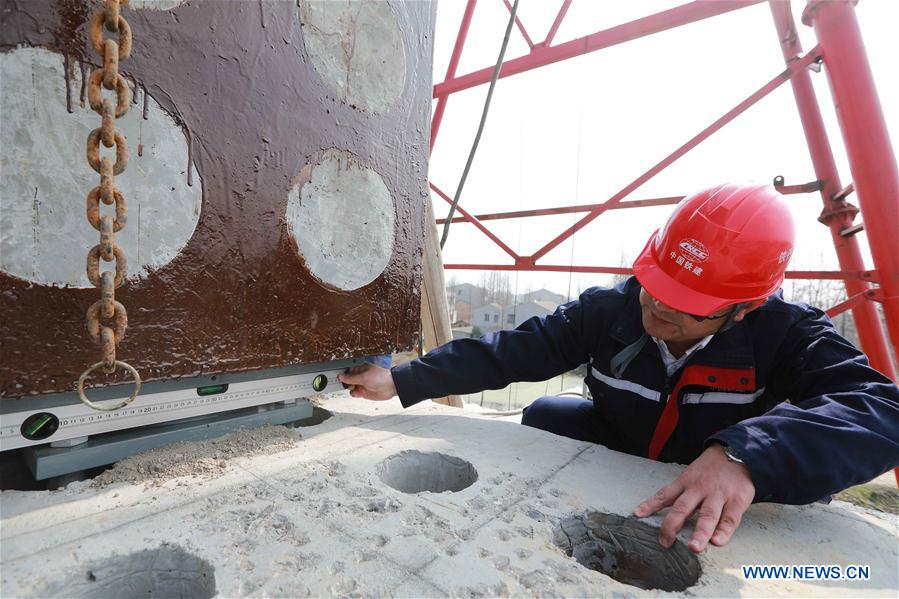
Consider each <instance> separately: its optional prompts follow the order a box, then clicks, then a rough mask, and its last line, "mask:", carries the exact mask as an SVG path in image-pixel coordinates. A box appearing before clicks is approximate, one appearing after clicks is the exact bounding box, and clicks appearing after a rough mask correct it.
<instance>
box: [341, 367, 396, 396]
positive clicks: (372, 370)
mask: <svg viewBox="0 0 899 599" xmlns="http://www.w3.org/2000/svg"><path fill="white" fill-rule="evenodd" d="M337 380H339V381H340V382H341V383H343V384H344V385H347V386H348V388H349V390H350V395H352V396H353V397H364V398H365V399H372V400H375V401H383V400H385V399H390V398H391V397H394V396H395V395H396V387H395V386H394V384H393V375H392V374H390V371H389V370H387V369H386V368H381V367H380V366H375V365H374V364H359V365H358V366H353V367H352V368H349V369H348V370H347V371H346V372H344V373H343V374H338V375H337Z"/></svg>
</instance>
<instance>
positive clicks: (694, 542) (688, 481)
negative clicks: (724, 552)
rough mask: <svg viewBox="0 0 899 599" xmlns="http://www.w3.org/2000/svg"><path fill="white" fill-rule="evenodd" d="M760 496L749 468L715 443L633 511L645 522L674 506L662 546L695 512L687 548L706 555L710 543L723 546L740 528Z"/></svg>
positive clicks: (664, 525)
mask: <svg viewBox="0 0 899 599" xmlns="http://www.w3.org/2000/svg"><path fill="white" fill-rule="evenodd" d="M754 497H755V485H753V484H752V478H751V477H750V476H749V469H748V468H746V466H744V465H743V464H738V463H736V462H732V461H730V460H729V459H727V456H725V455H724V448H723V447H722V446H721V445H719V444H717V443H715V444H712V445H710V446H709V447H708V448H707V449H706V450H705V451H703V452H702V454H701V455H700V456H699V457H698V458H696V459H695V460H694V461H693V463H692V464H690V465H689V466H687V469H686V470H684V471H683V472H682V473H681V475H680V476H678V477H677V478H676V479H675V480H674V482H672V483H671V484H669V485H665V486H664V487H662V488H661V489H659V490H658V491H657V492H656V494H655V495H653V496H652V497H649V498H647V499H646V500H644V501H643V503H641V504H640V505H638V506H637V507H636V509H634V515H635V516H637V517H638V518H645V517H646V516H651V515H652V514H655V513H657V512H659V511H660V510H661V509H662V508H665V507H669V506H670V507H671V510H670V511H669V512H668V515H667V516H665V520H664V521H663V522H662V528H661V530H660V531H659V543H661V544H662V546H663V547H665V548H668V547H671V545H673V544H674V541H675V539H676V538H677V533H678V532H680V529H681V528H683V527H684V523H685V522H686V520H687V518H689V517H690V516H691V515H692V514H693V512H695V511H696V510H699V519H698V520H697V521H696V526H695V527H694V529H693V536H691V537H690V540H689V542H688V543H687V547H689V548H690V550H691V551H693V552H695V553H699V552H700V551H703V550H704V549H705V548H706V546H707V545H708V542H709V539H711V541H712V544H713V545H718V546H721V545H724V544H726V543H727V542H728V541H729V540H730V537H731V535H733V534H734V531H735V530H736V529H737V526H739V525H740V519H741V518H742V517H743V512H745V511H746V509H747V508H748V507H749V506H750V504H751V503H752V499H753V498H754Z"/></svg>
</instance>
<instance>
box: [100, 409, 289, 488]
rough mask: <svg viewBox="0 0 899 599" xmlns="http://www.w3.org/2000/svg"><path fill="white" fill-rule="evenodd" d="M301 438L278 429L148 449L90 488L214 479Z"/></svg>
mask: <svg viewBox="0 0 899 599" xmlns="http://www.w3.org/2000/svg"><path fill="white" fill-rule="evenodd" d="M301 437H302V435H301V434H300V433H299V432H297V431H295V430H292V429H289V428H285V427H283V426H278V425H271V424H270V425H266V426H262V427H258V428H252V429H244V430H240V431H237V432H234V433H230V434H227V435H224V436H222V437H217V438H215V439H209V440H207V441H200V442H196V441H182V442H179V443H172V444H171V445H164V446H163V447H159V448H156V449H151V450H150V451H146V452H144V453H139V454H137V455H134V456H131V457H129V458H126V459H124V460H122V461H120V462H117V463H116V464H115V465H114V466H113V467H112V468H110V469H109V470H106V471H105V472H103V473H102V474H100V475H98V476H97V477H95V478H94V480H93V483H92V484H91V486H93V487H104V486H106V485H110V484H113V483H118V482H128V483H133V484H139V483H142V484H146V485H153V486H158V485H161V484H162V483H164V482H165V481H168V480H171V479H173V478H178V477H181V476H192V477H199V478H204V479H212V478H217V477H219V476H221V475H222V474H224V473H225V472H226V471H227V470H228V468H229V462H230V461H231V460H233V459H234V458H238V457H249V456H255V455H266V454H273V453H278V452H281V451H287V450H288V449H293V448H294V447H295V446H296V444H297V441H299V439H300V438H301Z"/></svg>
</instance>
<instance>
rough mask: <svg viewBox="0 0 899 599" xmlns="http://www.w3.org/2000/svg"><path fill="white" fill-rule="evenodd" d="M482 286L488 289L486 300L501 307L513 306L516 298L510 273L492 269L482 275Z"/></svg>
mask: <svg viewBox="0 0 899 599" xmlns="http://www.w3.org/2000/svg"><path fill="white" fill-rule="evenodd" d="M480 286H481V287H482V288H484V289H486V290H487V296H486V298H485V301H486V302H487V303H488V304H497V305H499V307H500V308H505V307H507V306H511V305H512V302H513V301H514V299H515V294H514V293H513V290H512V283H511V281H510V280H509V273H507V272H503V271H498V270H490V271H487V272H485V273H483V274H482V275H481V280H480Z"/></svg>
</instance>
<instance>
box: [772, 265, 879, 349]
mask: <svg viewBox="0 0 899 599" xmlns="http://www.w3.org/2000/svg"><path fill="white" fill-rule="evenodd" d="M783 289H784V298H785V299H787V300H789V301H791V302H805V303H807V304H809V305H810V306H814V307H815V308H819V309H821V310H827V309H828V308H830V307H832V306H835V305H836V304H838V303H840V302H841V301H843V300H845V299H846V287H845V286H844V285H843V282H842V281H833V280H826V279H790V280H787V281H785V282H784V287H783ZM831 320H832V321H833V326H834V328H836V330H837V332H838V333H839V334H840V335H842V336H843V337H845V338H846V339H848V340H849V341H850V342H851V343H852V345H854V346H856V347H861V346H860V345H859V342H858V332H857V331H856V330H855V320H853V318H852V312H851V311H848V310H847V311H846V312H843V313H842V314H837V315H836V316H834V317H833V318H832V319H831Z"/></svg>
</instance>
